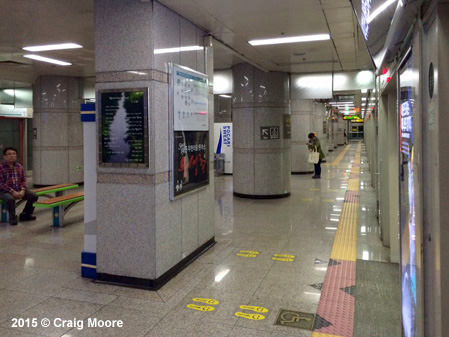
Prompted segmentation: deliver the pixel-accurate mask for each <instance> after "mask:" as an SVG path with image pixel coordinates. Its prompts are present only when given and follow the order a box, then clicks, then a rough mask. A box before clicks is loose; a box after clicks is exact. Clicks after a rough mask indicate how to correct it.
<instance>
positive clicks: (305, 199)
mask: <svg viewBox="0 0 449 337" xmlns="http://www.w3.org/2000/svg"><path fill="white" fill-rule="evenodd" d="M301 201H313V198H301Z"/></svg>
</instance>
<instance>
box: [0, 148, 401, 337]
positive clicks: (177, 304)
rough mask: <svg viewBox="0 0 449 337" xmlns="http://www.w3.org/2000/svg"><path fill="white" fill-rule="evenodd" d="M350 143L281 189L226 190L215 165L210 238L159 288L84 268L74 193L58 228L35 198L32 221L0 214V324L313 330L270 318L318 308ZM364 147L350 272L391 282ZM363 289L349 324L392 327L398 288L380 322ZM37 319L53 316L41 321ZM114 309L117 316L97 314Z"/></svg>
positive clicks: (193, 331)
mask: <svg viewBox="0 0 449 337" xmlns="http://www.w3.org/2000/svg"><path fill="white" fill-rule="evenodd" d="M356 146H357V143H350V146H349V150H348V151H347V153H346V154H345V155H344V156H343V157H342V159H341V161H340V162H339V163H338V165H329V164H330V163H332V162H334V160H335V159H336V158H337V157H338V155H339V154H341V153H342V151H343V147H339V148H337V149H335V151H333V152H331V153H330V154H329V155H328V156H327V163H328V165H323V171H322V179H320V180H314V179H311V176H312V174H304V175H292V176H291V196H290V197H288V198H283V199H274V200H252V199H243V198H238V197H234V196H233V194H232V180H233V179H232V176H229V175H225V176H220V177H215V191H216V193H215V201H216V202H215V225H216V241H217V244H216V245H215V246H213V247H212V248H211V249H210V250H209V251H207V252H206V253H205V254H203V255H202V256H201V257H200V258H198V259H197V260H196V261H194V262H193V263H192V264H190V265H189V266H188V267H187V268H186V269H184V270H183V271H182V272H181V273H180V274H179V275H177V276H176V277H175V278H173V279H172V280H171V281H169V282H168V283H167V284H166V285H165V286H164V287H162V288H161V289H160V290H159V291H157V292H151V291H146V290H139V289H132V288H125V287H118V286H113V285H105V284H98V283H93V282H91V280H89V279H83V278H81V277H80V259H81V258H80V257H81V252H82V250H83V240H84V226H83V203H82V202H81V203H79V204H78V205H76V206H75V207H74V208H73V209H72V210H70V212H69V213H68V214H67V217H66V226H65V227H63V228H52V227H50V226H49V225H50V223H51V212H50V211H49V210H45V209H44V210H36V212H35V214H36V215H37V216H38V220H37V221H35V222H32V223H19V225H18V226H14V227H11V226H9V225H8V224H4V223H2V224H0V266H1V273H0V336H5V337H6V336H7V337H31V336H52V337H54V336H64V337H69V336H71V337H72V336H73V337H75V336H95V337H97V336H133V337H138V336H145V337H175V336H180V337H189V336H195V337H196V336H214V337H215V336H217V337H221V336H223V337H252V336H254V337H255V336H257V337H268V336H270V337H293V336H308V337H309V336H312V333H313V332H312V331H311V330H307V329H305V328H295V327H291V326H288V325H289V324H278V325H275V322H276V321H277V322H279V320H278V316H279V313H280V311H281V310H286V311H289V312H290V311H295V312H300V313H304V314H311V315H314V314H315V313H316V311H317V307H318V303H319V300H320V296H321V285H322V284H323V280H324V278H325V275H326V271H327V269H328V268H327V267H328V263H329V257H330V253H331V250H332V246H333V240H334V236H335V230H336V226H337V225H338V221H339V216H340V213H339V212H341V208H342V204H343V202H344V195H345V191H346V188H347V183H348V177H349V173H348V172H350V169H351V165H352V160H353V157H354V154H355V149H356ZM361 154H362V156H361V158H362V159H361V170H360V192H359V194H360V201H359V215H358V219H359V220H358V221H359V224H358V227H359V232H358V245H357V259H358V260H359V262H360V261H361V262H363V263H362V264H363V265H362V267H361V268H360V271H359V270H358V273H361V274H360V275H359V274H358V276H360V277H361V278H360V279H361V280H362V281H367V279H366V278H363V275H364V274H363V273H364V272H365V271H371V272H373V270H374V271H375V272H376V275H382V274H383V273H385V275H386V276H385V277H384V278H382V281H384V282H385V284H386V286H388V289H389V291H390V295H391V292H394V293H395V294H396V293H397V292H398V287H399V285H398V284H399V280H398V279H397V277H396V276H397V275H396V274H395V272H396V271H397V269H398V266H397V265H395V264H390V263H388V256H389V250H388V248H385V247H382V244H381V241H380V239H379V228H378V225H377V221H376V199H375V195H374V193H375V192H374V190H373V189H372V187H371V183H370V174H369V171H368V165H367V163H366V153H365V151H364V146H362V153H361ZM273 257H274V258H276V259H273ZM369 262H373V263H375V266H374V265H373V266H374V267H375V269H372V268H371V264H369ZM357 266H359V264H357ZM384 268H385V269H384ZM358 279H359V277H358ZM356 287H357V285H356ZM374 288H375V286H374ZM366 289H368V290H366ZM367 292H368V295H369V293H370V292H371V291H370V290H369V287H368V288H365V290H364V292H363V296H361V298H360V301H359V302H357V293H356V310H359V311H360V312H361V313H362V314H360V315H359V314H358V313H357V312H356V315H355V318H356V321H355V323H354V325H356V326H357V328H355V329H354V335H356V332H357V331H363V325H364V324H369V325H370V329H371V330H369V331H374V332H373V334H365V336H366V337H370V336H385V337H387V336H388V337H395V336H400V334H399V335H397V331H399V332H400V305H399V303H397V300H396V299H397V296H390V295H389V294H387V296H386V297H390V298H391V297H394V298H393V303H392V304H388V303H387V304H385V307H387V306H388V307H389V310H390V314H389V315H390V319H389V321H388V324H390V326H391V328H388V326H387V327H386V326H385V325H383V326H382V329H380V328H379V332H376V327H380V324H384V323H382V322H381V321H376V320H374V319H373V317H374V316H372V314H371V312H370V308H371V307H372V303H369V302H370V301H371V298H375V300H376V301H382V300H383V299H382V298H379V297H378V296H377V297H369V296H368V295H367V294H366V293H367ZM207 300H209V301H207ZM211 300H213V301H211ZM363 301H366V302H367V303H365V302H363ZM342 305H344V304H342ZM241 306H247V307H241ZM248 306H249V307H248ZM396 306H397V308H396ZM376 308H379V305H377V306H376ZM279 317H280V316H279ZM283 317H284V318H286V320H288V317H289V316H288V315H287V316H283ZM367 317H371V318H370V319H369V320H367ZM290 318H291V316H290ZM45 319H49V321H48V322H49V323H50V326H49V327H44V326H43V322H46V321H45ZM113 320H121V321H123V326H122V327H114V328H112V327H104V326H103V327H98V326H97V327H95V326H93V325H95V322H96V323H97V324H101V323H105V322H107V323H111V322H112V321H113ZM286 320H285V321H286ZM379 320H382V318H381V317H379ZM304 321H306V320H305V319H304ZM360 324H362V325H360ZM13 325H16V326H15V327H13ZM360 329H362V330H360ZM380 330H382V331H380ZM384 331H387V332H385V333H384ZM383 333H384V334H383ZM314 335H315V334H314ZM327 336H328V335H326V337H327ZM360 336H362V335H360Z"/></svg>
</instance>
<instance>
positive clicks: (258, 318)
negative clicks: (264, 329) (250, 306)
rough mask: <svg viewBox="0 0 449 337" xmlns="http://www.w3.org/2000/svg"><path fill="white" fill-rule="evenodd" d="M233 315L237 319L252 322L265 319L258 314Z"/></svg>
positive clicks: (242, 313)
mask: <svg viewBox="0 0 449 337" xmlns="http://www.w3.org/2000/svg"><path fill="white" fill-rule="evenodd" d="M235 315H236V316H237V317H242V318H247V319H251V320H253V321H261V320H263V319H265V316H264V315H259V314H245V313H244V312H236V313H235Z"/></svg>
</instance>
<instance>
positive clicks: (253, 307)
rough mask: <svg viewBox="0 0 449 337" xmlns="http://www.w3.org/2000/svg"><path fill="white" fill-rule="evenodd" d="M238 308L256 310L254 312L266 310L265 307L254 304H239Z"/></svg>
mask: <svg viewBox="0 0 449 337" xmlns="http://www.w3.org/2000/svg"><path fill="white" fill-rule="evenodd" d="M240 309H242V310H252V311H256V312H268V309H267V308H264V307H256V306H254V305H241V306H240Z"/></svg>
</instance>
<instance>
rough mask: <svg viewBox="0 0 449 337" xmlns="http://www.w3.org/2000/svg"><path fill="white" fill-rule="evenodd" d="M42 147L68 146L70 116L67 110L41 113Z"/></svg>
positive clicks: (40, 132)
mask: <svg viewBox="0 0 449 337" xmlns="http://www.w3.org/2000/svg"><path fill="white" fill-rule="evenodd" d="M40 127H41V129H40V130H37V132H38V136H41V137H42V141H41V146H68V145H69V144H68V140H69V137H68V136H69V133H68V114H67V113H66V111H65V110H59V111H54V112H43V113H41V124H40Z"/></svg>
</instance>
